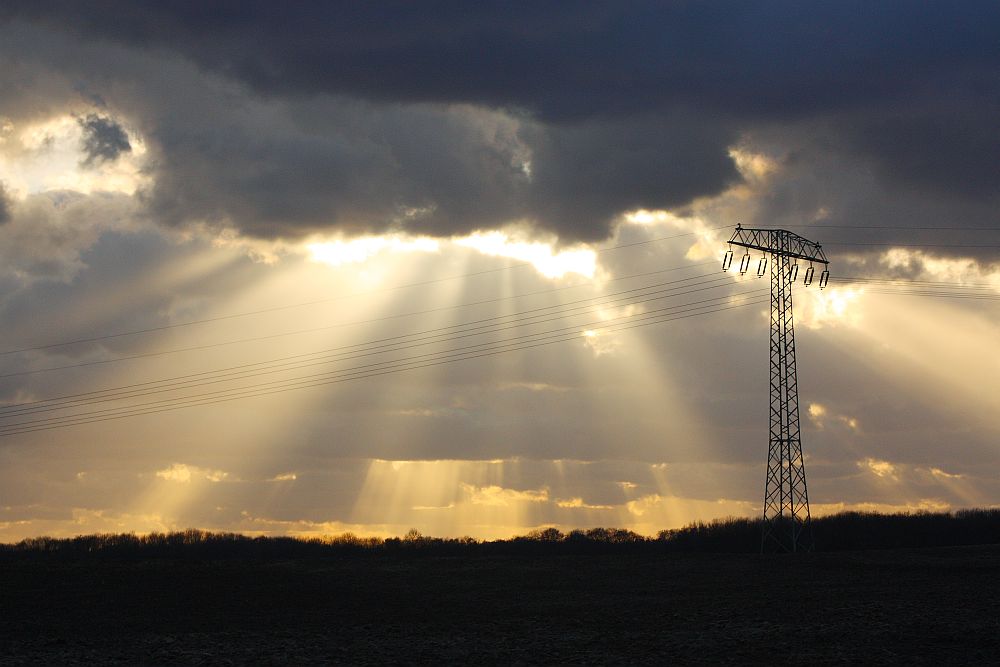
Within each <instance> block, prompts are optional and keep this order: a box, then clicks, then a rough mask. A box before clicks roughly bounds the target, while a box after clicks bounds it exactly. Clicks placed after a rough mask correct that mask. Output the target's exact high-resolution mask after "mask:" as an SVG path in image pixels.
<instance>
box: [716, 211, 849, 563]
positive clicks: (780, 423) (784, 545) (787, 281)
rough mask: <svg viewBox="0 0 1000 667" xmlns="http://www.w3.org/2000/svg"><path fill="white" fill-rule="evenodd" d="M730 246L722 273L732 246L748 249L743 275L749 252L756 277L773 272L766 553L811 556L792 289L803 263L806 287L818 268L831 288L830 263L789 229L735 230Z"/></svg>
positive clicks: (823, 284) (728, 263)
mask: <svg viewBox="0 0 1000 667" xmlns="http://www.w3.org/2000/svg"><path fill="white" fill-rule="evenodd" d="M729 246H730V249H729V250H728V251H727V252H726V255H725V258H724V259H723V260H722V269H723V271H728V270H729V267H730V266H731V265H732V263H733V251H732V246H740V247H743V248H747V252H746V254H745V255H744V256H743V257H742V259H741V261H740V274H741V275H742V274H745V273H746V272H747V270H748V269H749V268H750V250H760V251H761V252H763V253H764V255H763V256H762V257H761V258H760V262H759V263H758V265H757V277H762V276H763V275H764V273H766V272H767V269H768V266H769V265H770V269H771V381H770V384H771V416H770V440H769V442H768V447H767V476H766V480H765V483H764V529H763V533H762V535H761V545H760V548H761V552H764V551H769V550H779V551H793V552H794V551H810V550H812V546H813V542H812V529H811V526H810V515H809V493H808V491H807V489H806V468H805V462H804V461H803V459H802V440H801V437H800V431H799V383H798V379H797V375H796V367H795V327H794V325H793V321H792V283H794V282H795V278H796V277H797V276H798V273H799V265H798V260H803V261H806V262H809V267H808V268H807V269H806V272H805V277H804V278H803V283H804V284H805V285H810V284H812V281H813V275H814V269H813V266H812V265H813V263H817V264H822V265H823V266H824V269H823V272H822V274H820V279H819V286H820V289H822V288H824V287H826V284H827V282H828V281H829V279H830V272H829V271H828V270H826V268H825V267H826V265H827V264H829V262H828V261H827V259H826V255H824V254H823V249H822V248H821V247H820V245H819V244H818V243H813V242H812V241H809V240H807V239H804V238H802V237H801V236H799V235H798V234H793V233H792V232H788V231H785V230H784V229H744V228H743V227H741V226H740V225H736V231H735V232H734V233H733V237H732V238H731V239H729ZM769 260H770V261H769Z"/></svg>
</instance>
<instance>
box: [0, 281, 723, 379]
mask: <svg viewBox="0 0 1000 667" xmlns="http://www.w3.org/2000/svg"><path fill="white" fill-rule="evenodd" d="M709 264H715V262H701V263H699V264H691V265H688V266H676V267H671V268H668V269H660V270H657V271H647V272H645V273H636V274H632V275H629V276H622V277H619V278H611V279H609V280H607V281H606V282H609V283H610V282H618V281H621V280H629V279H631V278H640V277H646V276H651V275H656V274H660V273H669V272H672V271H681V270H688V269H693V268H697V267H702V266H707V265H709ZM701 275H707V274H701ZM695 277H698V276H695ZM689 279H691V278H685V279H684V280H689ZM588 285H590V283H578V284H576V285H567V286H563V287H556V288H552V289H548V290H538V291H535V292H525V293H523V294H513V295H510V296H505V297H498V298H495V299H483V300H480V301H471V302H466V303H462V304H457V305H454V306H442V307H440V308H429V309H426V310H420V311H412V312H409V313H400V314H396V315H386V316H383V317H375V318H371V319H367V320H352V321H350V322H339V323H337V324H331V325H327V326H322V327H313V328H309V329H297V330H294V331H285V332H281V333H276V334H268V335H266V336H253V337H250V338H240V339H236V340H228V341H220V342H215V343H206V344H203V345H192V346H189V347H181V348H174V349H170V350H154V351H151V352H140V353H137V354H129V355H123V356H119V357H114V358H111V359H97V360H94V361H82V362H79V363H75V364H63V365H60V366H48V367H46V368H37V369H31V370H25V371H15V372H12V373H2V374H0V379H3V378H10V377H19V376H23V375H35V374H37V373H48V372H52V371H62V370H68V369H71V368H84V367H87V366H100V365H104V364H112V363H118V362H121V361H131V360H134V359H147V358H152V357H160V356H165V355H169V354H179V353H182V352H198V351H202V350H208V349H213V348H217V347H224V346H228V345H238V344H242V343H253V342H259V341H263V340H273V339H275V338H283V337H286V336H297V335H302V334H307V333H317V332H319V331H329V330H331V329H340V328H344V327H349V326H358V325H361V324H373V323H375V322H386V321H389V320H394V319H401V318H404V317H414V316H416V315H428V314H431V313H439V312H444V311H448V310H457V309H460V308H470V307H473V306H481V305H486V304H491V303H500V302H502V301H510V300H513V299H520V298H525V297H529V296H538V295H541V294H551V293H555V292H561V291H565V290H569V289H577V288H580V287H587V286H588ZM605 296H606V295H605ZM594 298H600V297H594Z"/></svg>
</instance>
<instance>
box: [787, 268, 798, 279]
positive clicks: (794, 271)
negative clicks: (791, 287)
mask: <svg viewBox="0 0 1000 667" xmlns="http://www.w3.org/2000/svg"><path fill="white" fill-rule="evenodd" d="M798 275H799V265H798V264H792V268H790V269H788V282H790V283H794V282H795V278H797V277H798Z"/></svg>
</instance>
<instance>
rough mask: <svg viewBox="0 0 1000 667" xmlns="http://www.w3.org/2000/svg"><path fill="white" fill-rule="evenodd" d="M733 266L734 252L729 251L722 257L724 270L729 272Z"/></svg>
mask: <svg viewBox="0 0 1000 667" xmlns="http://www.w3.org/2000/svg"><path fill="white" fill-rule="evenodd" d="M732 265H733V251H732V250H727V251H726V254H725V255H723V256H722V270H723V271H728V270H729V267H730V266H732Z"/></svg>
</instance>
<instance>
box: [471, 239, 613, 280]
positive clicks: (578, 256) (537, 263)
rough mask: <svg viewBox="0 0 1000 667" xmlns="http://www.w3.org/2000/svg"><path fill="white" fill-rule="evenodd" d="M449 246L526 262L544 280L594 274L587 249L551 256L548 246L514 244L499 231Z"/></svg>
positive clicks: (591, 254)
mask: <svg viewBox="0 0 1000 667" xmlns="http://www.w3.org/2000/svg"><path fill="white" fill-rule="evenodd" d="M452 242H453V243H455V244H456V245H459V246H463V247H466V248H472V249H474V250H477V251H478V252H480V253H482V254H484V255H489V256H492V257H509V258H511V259H516V260H519V261H522V262H528V263H530V264H531V265H532V266H534V267H535V270H536V271H538V272H539V273H541V274H542V275H543V276H545V277H546V278H562V277H563V276H565V275H566V274H568V273H576V274H578V275H581V276H584V277H586V278H593V277H594V276H595V274H596V273H597V253H596V252H594V251H593V250H591V249H590V248H576V249H571V250H560V251H559V252H554V251H553V248H552V245H551V244H549V243H542V242H540V241H517V240H514V239H512V238H511V237H510V236H509V235H508V234H507V233H505V232H502V231H489V232H475V233H473V234H470V235H469V236H465V237H461V238H456V239H453V240H452Z"/></svg>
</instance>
